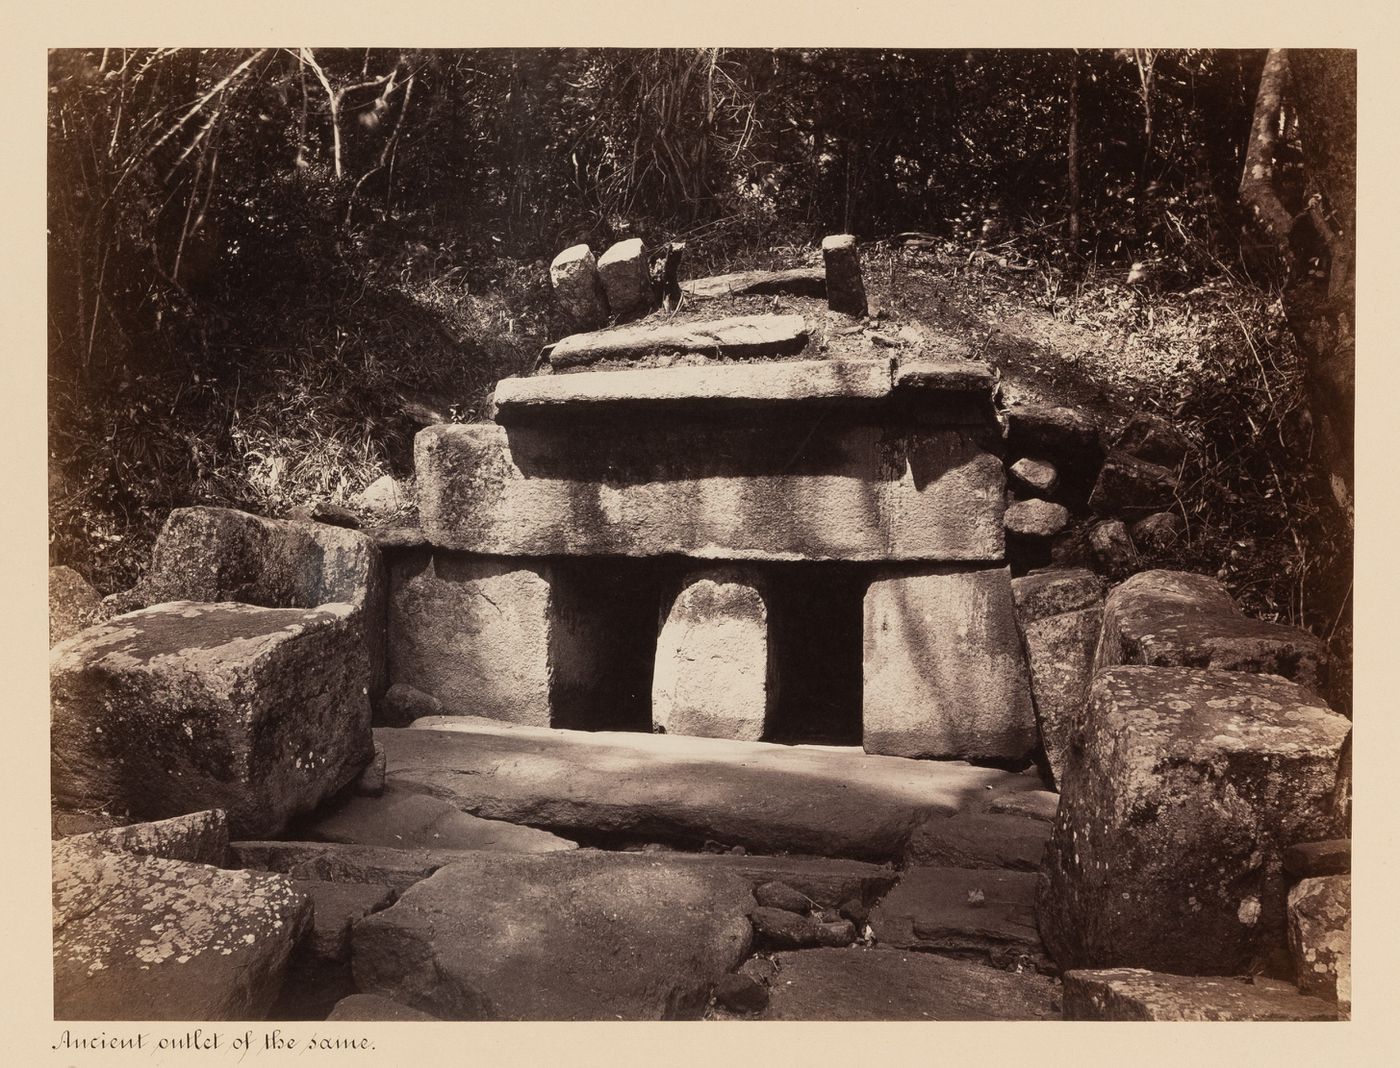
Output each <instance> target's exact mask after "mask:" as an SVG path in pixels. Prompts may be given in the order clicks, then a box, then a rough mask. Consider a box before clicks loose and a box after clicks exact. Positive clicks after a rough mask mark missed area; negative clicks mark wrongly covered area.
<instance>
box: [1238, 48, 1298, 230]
mask: <svg viewBox="0 0 1400 1068" xmlns="http://www.w3.org/2000/svg"><path fill="white" fill-rule="evenodd" d="M1287 82H1288V53H1287V52H1286V51H1285V50H1284V49H1282V48H1274V49H1271V50H1270V52H1269V57H1268V59H1266V60H1265V61H1264V73H1263V74H1262V75H1260V77H1259V95H1258V97H1257V98H1256V100H1255V103H1254V125H1253V126H1252V127H1251V128H1250V131H1249V145H1248V147H1247V149H1246V150H1245V155H1244V175H1243V177H1241V178H1240V200H1241V202H1243V204H1244V206H1245V209H1246V210H1247V211H1248V212H1249V213H1250V214H1251V215H1252V216H1253V217H1254V221H1255V222H1256V223H1258V225H1259V227H1260V228H1261V229H1262V230H1263V231H1264V233H1265V234H1267V235H1268V236H1269V237H1270V238H1272V239H1273V240H1274V241H1275V242H1276V243H1278V244H1279V245H1280V246H1281V247H1284V248H1286V247H1287V243H1288V235H1289V234H1290V233H1291V232H1292V230H1293V216H1292V214H1290V213H1289V211H1288V209H1287V208H1285V207H1284V206H1283V201H1281V200H1280V199H1279V195H1278V189H1277V187H1276V186H1275V185H1274V154H1275V152H1276V150H1277V148H1278V118H1279V110H1280V109H1281V108H1282V106H1283V89H1284V86H1285V85H1286V84H1287Z"/></svg>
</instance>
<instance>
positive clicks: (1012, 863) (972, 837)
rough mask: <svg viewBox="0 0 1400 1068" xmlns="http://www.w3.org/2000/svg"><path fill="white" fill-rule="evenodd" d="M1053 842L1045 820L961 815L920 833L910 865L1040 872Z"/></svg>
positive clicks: (913, 839)
mask: <svg viewBox="0 0 1400 1068" xmlns="http://www.w3.org/2000/svg"><path fill="white" fill-rule="evenodd" d="M1049 838H1050V825H1049V824H1048V823H1047V822H1046V821H1045V820H1043V819H1037V818H1035V817H1032V816H1020V815H1015V814H1012V813H1005V812H1001V813H992V812H960V813H958V814H957V815H956V816H946V817H939V816H935V817H934V818H933V819H928V820H924V822H923V823H921V824H919V826H918V827H916V828H914V833H913V834H912V835H911V836H910V838H909V849H908V851H907V852H906V853H905V860H906V862H908V863H911V864H925V865H937V866H940V867H945V868H1001V869H1010V870H1014V871H1035V870H1036V869H1037V868H1039V867H1040V859H1041V856H1042V855H1043V854H1044V853H1045V843H1046V841H1047V840H1048V839H1049Z"/></svg>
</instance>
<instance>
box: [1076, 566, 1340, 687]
mask: <svg viewBox="0 0 1400 1068" xmlns="http://www.w3.org/2000/svg"><path fill="white" fill-rule="evenodd" d="M1114 664H1151V665H1156V666H1159V667H1168V666H1176V665H1180V666H1184V667H1212V668H1221V669H1223V670H1227V671H1249V672H1257V673H1259V674H1265V675H1280V676H1282V677H1283V678H1286V679H1291V680H1293V681H1294V682H1297V683H1299V684H1301V685H1303V686H1307V687H1309V688H1310V689H1312V690H1314V691H1315V692H1317V693H1322V692H1324V691H1325V688H1326V684H1327V667H1328V655H1327V647H1326V646H1325V645H1324V644H1323V642H1322V641H1321V640H1320V639H1319V638H1317V637H1315V636H1314V635H1312V634H1309V633H1308V632H1307V631H1304V630H1299V629H1298V628H1296V627H1289V626H1285V625H1283V624H1279V623H1268V622H1265V621H1263V620H1258V619H1251V618H1249V617H1248V616H1246V615H1245V614H1244V613H1242V612H1241V611H1240V610H1239V608H1238V607H1236V605H1235V602H1234V600H1233V599H1232V598H1231V597H1230V593H1229V591H1228V590H1226V589H1225V587H1224V586H1223V585H1221V584H1220V583H1219V582H1217V581H1216V580H1215V579H1213V578H1209V577H1207V576H1205V575H1193V574H1190V573H1188V572H1184V571H1161V570H1154V571H1143V572H1141V573H1139V574H1137V575H1134V576H1133V577H1132V578H1130V579H1128V580H1127V581H1126V582H1123V583H1121V584H1120V585H1118V586H1117V587H1115V588H1114V590H1113V592H1112V593H1110V594H1109V596H1108V601H1107V602H1106V604H1105V608H1104V622H1103V637H1102V639H1101V640H1100V642H1099V649H1098V656H1097V666H1098V667H1099V668H1104V667H1110V666H1112V665H1114Z"/></svg>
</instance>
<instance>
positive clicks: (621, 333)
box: [549, 315, 807, 368]
mask: <svg viewBox="0 0 1400 1068" xmlns="http://www.w3.org/2000/svg"><path fill="white" fill-rule="evenodd" d="M806 344H807V322H806V320H805V319H803V318H802V316H800V315H733V316H730V317H729V318H727V319H709V320H705V321H704V322H691V323H677V324H672V323H663V324H661V325H656V324H653V323H647V324H641V325H637V326H621V327H615V328H613V329H611V330H597V331H594V332H592V333H588V334H570V335H569V336H568V337H566V338H562V339H561V340H559V341H558V342H556V343H555V345H554V348H553V349H552V350H551V351H550V354H549V362H550V364H551V366H553V367H556V368H558V367H576V366H579V365H581V364H589V363H594V362H596V361H598V360H635V359H641V358H643V357H646V356H666V355H683V354H686V353H692V352H693V353H699V354H700V355H702V356H709V357H712V358H714V359H723V358H730V359H738V358H740V357H750V356H792V355H795V354H797V353H799V352H801V351H802V349H803V348H804V347H805V346H806Z"/></svg>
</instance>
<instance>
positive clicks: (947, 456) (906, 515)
mask: <svg viewBox="0 0 1400 1068" xmlns="http://www.w3.org/2000/svg"><path fill="white" fill-rule="evenodd" d="M415 457H416V465H417V472H418V485H419V507H420V513H421V516H422V524H423V529H424V530H425V531H426V533H427V535H428V537H429V539H430V540H431V541H432V543H433V544H435V545H438V546H441V547H443V548H446V549H457V550H463V551H467V552H474V553H486V554H498V555H505V556H569V555H585V556H586V555H613V556H662V555H668V554H682V555H687V556H691V557H698V558H709V559H737V560H868V561H882V560H959V561H976V560H986V561H996V560H1000V559H1001V558H1002V554H1003V551H1004V545H1005V534H1004V530H1003V527H1002V513H1003V510H1004V507H1005V503H1004V495H1005V471H1004V469H1003V467H1002V464H1001V461H1000V460H999V459H998V458H997V456H996V455H995V454H994V453H992V452H991V451H990V450H989V449H988V447H987V444H986V439H985V438H984V437H983V436H982V434H981V433H979V432H977V431H974V430H971V429H967V428H946V429H942V428H940V429H928V430H899V429H882V428H879V427H875V426H861V425H856V426H850V425H846V426H840V425H838V426H833V427H831V428H830V429H821V428H818V429H817V430H814V428H813V426H812V423H811V421H810V420H806V419H798V420H780V419H770V420H764V421H761V422H760V423H757V424H754V425H746V426H741V427H725V426H719V425H714V424H707V423H704V422H694V423H677V422H676V421H673V420H654V421H639V422H637V423H635V424H632V425H630V426H629V427H628V428H627V433H625V434H620V433H618V431H617V428H616V427H615V426H613V425H602V426H597V425H595V426H589V427H578V428H574V429H572V430H571V431H570V432H567V433H566V432H563V431H561V430H559V429H558V428H551V427H547V426H529V427H524V426H517V427H510V428H503V427H499V426H492V425H486V424H454V425H445V426H433V427H428V428H426V429H425V430H423V431H421V432H420V433H419V434H418V436H417V438H416V440H415ZM439 696H441V695H439Z"/></svg>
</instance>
